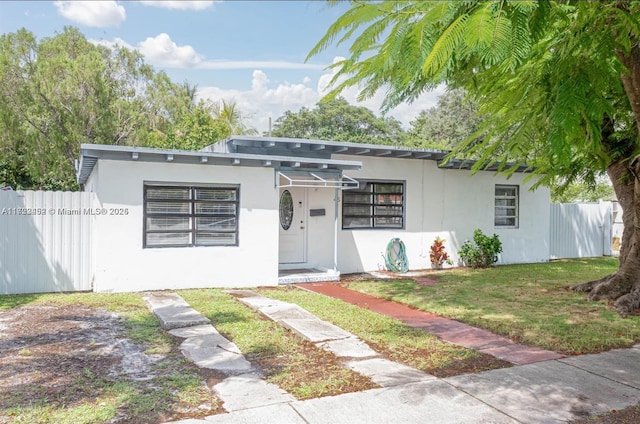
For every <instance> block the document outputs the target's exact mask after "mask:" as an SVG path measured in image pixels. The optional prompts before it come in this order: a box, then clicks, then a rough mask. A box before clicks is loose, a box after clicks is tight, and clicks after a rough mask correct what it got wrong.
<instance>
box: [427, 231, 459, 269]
mask: <svg viewBox="0 0 640 424" xmlns="http://www.w3.org/2000/svg"><path fill="white" fill-rule="evenodd" d="M445 241H446V240H445V239H442V238H440V237H436V239H435V240H434V241H433V244H432V245H431V250H430V251H429V259H430V260H431V264H432V265H433V266H436V267H441V266H442V264H443V263H445V262H446V263H447V264H449V265H451V264H452V263H453V262H452V261H451V259H450V258H449V254H448V253H447V251H446V250H445V247H444V242H445Z"/></svg>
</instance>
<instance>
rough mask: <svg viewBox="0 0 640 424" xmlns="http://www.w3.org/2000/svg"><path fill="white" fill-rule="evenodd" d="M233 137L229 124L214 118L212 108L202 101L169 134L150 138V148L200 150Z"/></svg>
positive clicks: (183, 116)
mask: <svg viewBox="0 0 640 424" xmlns="http://www.w3.org/2000/svg"><path fill="white" fill-rule="evenodd" d="M230 135H231V129H230V127H229V125H228V123H227V122H225V121H223V120H221V119H217V118H214V117H213V116H212V108H211V106H210V105H207V103H205V102H204V101H200V102H199V103H198V104H197V105H196V106H194V107H193V108H191V110H190V111H189V112H188V113H185V114H184V115H182V118H181V119H180V121H179V122H177V123H176V124H175V125H173V126H172V127H171V128H170V130H169V132H168V133H166V134H162V135H161V136H155V137H150V138H149V139H148V140H147V146H148V147H157V148H162V149H180V150H200V149H202V148H203V147H206V146H208V145H210V144H213V143H215V142H216V141H219V140H222V139H225V138H227V137H229V136H230Z"/></svg>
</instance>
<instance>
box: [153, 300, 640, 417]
mask: <svg viewBox="0 0 640 424" xmlns="http://www.w3.org/2000/svg"><path fill="white" fill-rule="evenodd" d="M163 296H164V297H163V298H162V299H161V300H162V302H160V303H155V304H156V305H158V306H159V308H160V310H161V311H162V312H161V313H162V314H164V317H163V320H166V322H173V320H172V319H171V318H170V316H169V315H170V314H171V312H170V311H171V307H170V305H169V304H168V303H170V302H169V300H168V298H169V297H173V296H166V295H163ZM175 296H176V297H175V298H174V299H175V300H176V305H177V307H176V310H175V311H176V312H177V313H179V314H186V315H188V316H191V317H192V318H193V317H196V315H194V314H197V312H195V311H192V312H190V311H187V310H186V309H185V306H184V304H182V302H184V301H182V299H181V298H180V297H179V296H177V295H175ZM251 297H253V299H249V300H246V299H247V298H251ZM243 299H245V300H244V301H245V303H247V304H252V307H256V308H258V309H260V310H261V312H263V313H264V312H265V311H267V312H268V313H270V314H272V315H273V316H275V317H276V319H278V320H280V321H281V322H283V323H284V321H287V322H288V323H289V325H290V326H291V327H292V328H293V327H295V328H296V330H294V331H297V332H300V333H301V336H303V337H306V338H308V339H310V340H311V339H316V343H333V344H334V345H333V347H331V348H332V349H336V350H337V351H338V353H339V352H340V349H345V350H344V351H343V352H348V351H352V350H353V349H356V348H357V349H359V348H363V349H364V350H363V352H367V354H366V355H364V354H363V356H362V357H361V358H352V360H355V361H356V362H358V363H359V364H361V366H360V369H365V368H366V367H365V366H364V365H362V364H369V365H370V366H371V367H373V368H374V369H376V370H378V371H379V370H380V368H378V367H376V364H375V361H378V360H382V359H383V358H379V357H377V356H375V352H373V353H371V352H369V351H368V350H367V347H363V346H362V345H360V344H358V340H357V338H356V339H355V340H353V339H352V337H355V336H353V335H351V334H349V333H347V332H345V331H344V330H342V329H340V328H338V327H335V326H331V325H330V324H329V323H326V324H329V326H325V325H324V324H322V323H324V321H321V320H319V319H318V318H317V317H315V316H314V315H312V314H310V313H309V312H307V311H306V310H304V309H302V308H300V307H298V306H296V305H291V304H287V303H286V302H282V303H280V301H275V300H273V299H267V298H264V297H262V296H259V295H255V296H251V295H249V296H246V297H245V298H243ZM145 300H147V303H148V304H149V306H150V308H151V309H152V310H153V305H154V301H153V298H152V295H151V297H148V296H147V297H145ZM160 305H161V306H160ZM154 312H155V311H154ZM296 320H297V322H296ZM314 320H318V321H320V323H318V322H315V324H312V323H311V322H312V321H314ZM194 321H198V320H194ZM299 324H300V325H299ZM209 327H211V328H209ZM305 327H306V328H308V329H309V332H306V330H304V329H303V328H305ZM334 327H335V328H334ZM171 331H172V334H175V335H179V336H181V337H184V336H187V338H186V340H185V342H187V341H189V339H190V338H193V337H196V338H197V337H202V336H205V335H209V336H212V337H213V338H215V343H214V344H215V345H216V346H211V345H208V344H207V343H195V342H196V341H197V340H198V339H195V340H192V343H191V345H192V346H193V347H194V348H195V349H198V348H201V349H202V348H207V349H209V351H208V352H209V354H211V355H216V354H220V353H221V352H222V351H225V352H227V353H229V351H232V352H231V353H232V354H234V355H237V354H238V353H239V352H235V351H234V347H233V346H235V345H227V344H226V343H227V342H228V343H231V342H229V341H225V340H226V339H224V340H221V339H219V338H218V337H222V336H219V335H216V334H217V332H215V329H214V328H213V327H212V326H211V325H206V324H205V325H203V324H200V325H197V326H192V327H186V328H183V329H179V330H175V329H174V330H171ZM341 343H342V345H341ZM354 343H355V344H354ZM221 345H223V346H225V349H217V347H219V346H221ZM336 346H338V347H336ZM327 348H329V347H327ZM203 352H205V351H201V353H203ZM334 353H335V352H334ZM186 354H187V356H189V354H188V353H186ZM191 355H192V353H191ZM371 361H373V362H371ZM388 362H390V363H391V364H394V363H393V362H391V361H388ZM211 363H216V361H215V359H213V360H212V361H211ZM383 364H384V365H383V366H382V369H383V371H384V370H385V366H387V365H389V364H387V363H383ZM398 365H400V364H398ZM403 367H405V366H403ZM406 368H409V367H406ZM354 369H355V368H354ZM356 371H358V372H361V371H360V370H358V369H356ZM406 371H407V370H406V369H399V370H397V372H396V371H395V370H394V368H393V367H390V368H388V369H386V376H385V378H390V380H388V381H387V382H386V383H385V382H384V381H382V380H379V381H380V383H379V384H381V386H382V387H381V388H379V389H373V390H368V391H364V392H358V393H348V394H344V395H339V396H330V397H323V398H318V399H310V400H305V401H299V400H295V399H294V398H293V397H291V395H289V394H287V393H286V392H283V391H282V390H280V389H278V388H277V387H275V386H274V387H271V386H269V385H268V383H266V382H264V380H261V378H260V375H259V374H257V373H256V372H255V371H253V372H251V371H250V372H248V371H247V369H246V368H244V367H243V366H241V367H240V369H238V370H236V375H230V376H229V377H228V378H227V379H225V380H224V381H223V383H220V384H219V385H217V386H216V387H215V388H214V389H215V390H216V391H217V392H218V395H219V396H220V397H221V398H222V399H223V402H224V406H225V408H226V409H227V410H228V411H230V412H228V413H226V414H220V415H212V416H209V417H206V418H204V419H188V420H182V421H176V423H184V424H187V423H188V424H195V423H200V424H207V423H233V424H237V423H260V424H263V423H278V424H281V423H293V424H296V423H318V424H324V423H326V424H330V423H331V424H333V423H345V424H346V423H348V424H354V423H355V424H357V423H427V422H428V423H447V424H448V423H460V424H463V423H464V424H474V423H562V422H567V421H570V420H574V419H577V418H583V417H586V416H592V415H599V414H603V413H605V412H608V411H610V410H612V409H617V410H619V409H624V408H626V407H628V406H632V405H636V404H638V402H639V401H640V345H636V346H634V347H633V348H630V349H620V350H614V351H610V352H605V353H602V354H598V355H584V356H576V357H571V358H563V359H554V360H548V361H542V362H537V363H532V364H527V365H517V366H514V367H511V368H504V369H498V370H492V371H486V372H482V373H477V374H468V375H461V376H457V377H451V378H446V379H438V378H435V377H433V376H430V375H426V374H424V373H421V374H413V375H411V378H409V379H403V375H402V373H403V372H406ZM416 371H417V370H416ZM366 372H367V371H366V370H365V371H364V372H363V373H366ZM418 373H420V371H418ZM394 374H395V375H394ZM393 377H395V380H394V379H393ZM372 378H373V377H372Z"/></svg>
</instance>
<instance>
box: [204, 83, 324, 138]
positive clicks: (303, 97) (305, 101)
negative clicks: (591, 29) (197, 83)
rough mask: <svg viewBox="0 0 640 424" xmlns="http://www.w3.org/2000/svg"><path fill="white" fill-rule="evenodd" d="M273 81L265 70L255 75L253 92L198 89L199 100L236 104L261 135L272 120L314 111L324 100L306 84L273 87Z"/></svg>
mask: <svg viewBox="0 0 640 424" xmlns="http://www.w3.org/2000/svg"><path fill="white" fill-rule="evenodd" d="M272 85H273V84H271V81H270V80H269V78H268V77H267V74H265V73H264V72H263V71H261V70H255V71H253V76H252V79H251V89H249V90H244V91H243V90H236V89H231V90H224V89H221V88H218V87H202V88H200V89H198V94H197V96H198V99H210V100H212V101H219V100H221V99H225V100H233V101H235V102H236V104H237V105H238V108H239V109H240V111H241V112H242V113H243V114H245V115H246V117H247V118H248V119H247V122H248V124H249V126H251V127H253V128H255V129H257V130H258V132H259V133H260V134H262V132H266V131H267V130H268V129H269V118H272V119H273V120H275V119H276V118H278V117H279V116H280V115H282V114H283V113H284V112H285V111H287V110H292V111H298V110H300V108H301V107H303V106H307V107H313V105H315V103H316V102H317V101H318V100H319V99H320V97H319V95H318V92H317V91H316V90H314V89H313V88H311V87H308V86H307V85H306V83H297V84H294V83H290V82H287V81H285V82H283V83H280V84H278V85H277V86H275V87H272Z"/></svg>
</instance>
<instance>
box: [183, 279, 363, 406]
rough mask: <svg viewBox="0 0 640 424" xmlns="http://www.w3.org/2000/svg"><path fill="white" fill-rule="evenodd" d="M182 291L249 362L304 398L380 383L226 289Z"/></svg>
mask: <svg viewBox="0 0 640 424" xmlns="http://www.w3.org/2000/svg"><path fill="white" fill-rule="evenodd" d="M179 294H180V296H182V297H183V298H184V299H185V300H186V301H187V302H188V303H189V304H190V305H191V306H192V307H193V308H194V309H196V310H197V311H199V312H200V313H202V314H203V315H205V316H206V317H208V318H209V319H211V321H212V323H213V324H214V326H215V327H216V329H217V330H218V331H219V332H220V333H221V334H223V335H224V336H225V337H227V338H228V339H230V340H232V341H233V342H234V343H235V344H236V345H237V346H238V347H239V348H240V350H241V351H242V353H243V354H244V355H245V357H246V358H247V359H248V360H249V361H251V362H253V363H257V364H258V365H259V366H260V367H261V368H262V370H263V372H264V373H265V376H266V378H267V381H269V382H271V383H274V384H277V385H278V386H279V387H281V388H282V389H284V390H286V391H287V392H289V393H291V394H292V395H294V396H295V397H296V398H298V399H309V398H315V397H320V396H326V395H336V394H340V393H347V392H351V391H357V390H362V389H366V388H372V387H375V385H374V384H373V383H372V382H371V381H370V380H369V379H368V378H366V377H363V376H362V375H360V374H357V373H355V372H353V371H351V370H348V369H346V368H344V367H342V366H341V364H340V362H339V360H338V359H337V358H336V357H335V355H333V354H331V353H329V352H326V351H324V350H322V349H320V348H317V347H316V346H314V345H313V344H311V343H309V342H305V341H303V340H302V339H301V338H300V337H299V336H297V335H295V334H293V333H291V332H290V331H288V330H286V329H284V328H283V327H282V326H281V325H279V324H277V323H275V322H273V321H270V320H268V319H266V318H263V317H262V316H261V315H260V314H259V313H258V312H255V311H253V310H252V309H250V308H248V307H247V306H245V305H243V304H242V303H240V302H239V301H237V300H236V299H234V298H233V297H232V296H231V295H229V294H227V293H225V292H224V291H222V290H217V289H208V290H183V291H180V292H179Z"/></svg>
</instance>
